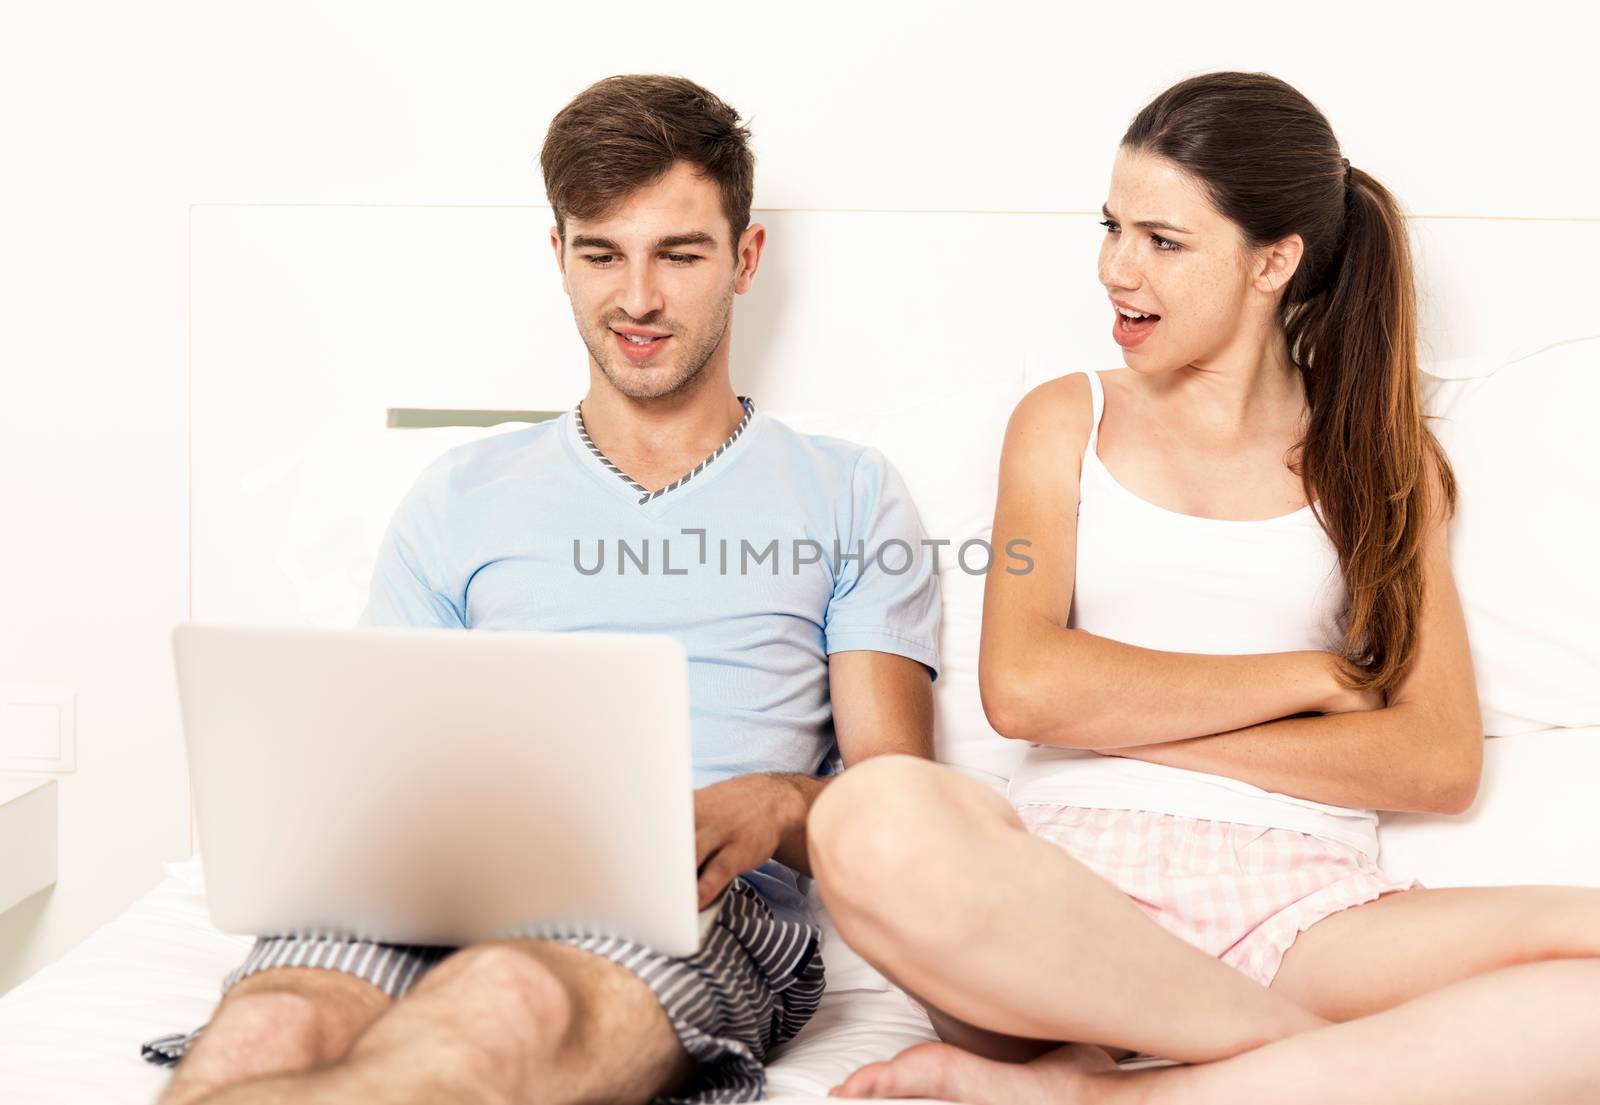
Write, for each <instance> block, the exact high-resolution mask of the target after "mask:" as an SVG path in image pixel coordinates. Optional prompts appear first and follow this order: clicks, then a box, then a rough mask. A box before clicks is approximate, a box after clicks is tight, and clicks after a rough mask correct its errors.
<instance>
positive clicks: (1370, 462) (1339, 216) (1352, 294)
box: [1122, 73, 1456, 692]
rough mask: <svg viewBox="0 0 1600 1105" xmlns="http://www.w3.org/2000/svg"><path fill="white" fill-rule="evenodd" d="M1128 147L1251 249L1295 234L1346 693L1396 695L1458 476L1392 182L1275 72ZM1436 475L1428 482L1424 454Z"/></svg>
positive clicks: (1311, 487)
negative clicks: (1428, 393)
mask: <svg viewBox="0 0 1600 1105" xmlns="http://www.w3.org/2000/svg"><path fill="white" fill-rule="evenodd" d="M1122 144H1123V146H1125V147H1128V148H1130V149H1134V150H1139V151H1143V152H1149V153H1153V154H1156V155H1159V156H1161V157H1163V158H1166V159H1167V160H1169V161H1172V162H1174V163H1175V164H1177V165H1178V166H1180V167H1181V168H1182V169H1184V170H1185V171H1186V172H1187V173H1188V174H1190V175H1191V176H1192V177H1194V178H1195V179H1196V180H1198V181H1199V182H1200V184H1201V185H1202V186H1203V187H1204V188H1205V190H1206V192H1207V194H1208V195H1209V197H1210V199H1211V202H1212V204H1213V206H1215V207H1216V209H1217V210H1218V211H1219V212H1221V213H1222V214H1223V215H1225V216H1226V217H1227V218H1229V219H1231V220H1232V221H1233V222H1234V223H1236V224H1238V226H1239V227H1240V228H1241V230H1242V231H1243V234H1244V237H1245V239H1246V241H1247V242H1248V243H1249V245H1251V246H1252V247H1257V248H1259V247H1262V246H1265V245H1268V244H1270V243H1273V242H1277V241H1280V240H1282V239H1283V238H1285V237H1287V236H1288V235H1290V234H1299V235H1300V237H1301V239H1302V240H1303V241H1304V243H1305V249H1304V252H1303V254H1302V256H1301V260H1300V266H1299V268H1298V269H1297V270H1296V272H1295V274H1294V277H1293V278H1292V279H1291V280H1290V281H1289V284H1288V286H1287V287H1286V288H1285V289H1284V293H1283V297H1282V299H1281V301H1280V302H1279V305H1278V321H1279V323H1280V325H1281V326H1282V327H1283V332H1284V336H1285V337H1286V339H1287V341H1288V348H1289V356H1290V359H1291V360H1292V361H1293V362H1294V364H1295V365H1296V366H1297V367H1298V368H1299V369H1300V372H1301V375H1302V376H1303V378H1304V380H1305V391H1306V400H1307V405H1308V406H1309V408H1310V412H1309V421H1308V425H1307V430H1306V434H1305V437H1304V439H1303V440H1302V441H1301V443H1300V448H1299V461H1298V467H1297V469H1296V470H1297V472H1298V474H1299V475H1300V478H1301V481H1302V483H1303V484H1304V486H1305V492H1306V499H1307V501H1308V502H1314V503H1316V507H1315V510H1316V514H1317V517H1318V519H1319V520H1320V522H1321V524H1322V528H1323V529H1324V530H1325V531H1326V532H1327V534H1328V537H1329V539H1330V540H1331V541H1332V542H1333V546H1334V548H1335V549H1336V550H1337V551H1338V554H1339V566H1340V570H1341V571H1342V572H1343V575H1344V582H1345V587H1346V590H1347V591H1348V592H1349V600H1350V601H1349V606H1348V608H1347V610H1346V611H1345V615H1344V620H1343V622H1342V624H1341V628H1342V630H1343V632H1344V644H1343V653H1344V658H1345V660H1346V661H1347V663H1348V670H1347V671H1346V673H1345V676H1346V681H1347V683H1348V685H1350V686H1351V687H1361V688H1368V689H1373V690H1379V691H1384V692H1388V691H1390V690H1392V689H1393V688H1394V686H1395V685H1396V684H1397V683H1399V681H1400V680H1401V678H1402V677H1403V676H1404V675H1405V673H1406V671H1407V669H1408V668H1409V666H1410V664H1411V660H1412V657H1413V656H1414V655H1415V654H1416V650H1417V623H1418V621H1419V620H1420V618H1421V615H1422V540H1423V535H1424V531H1425V527H1426V524H1427V519H1428V517H1429V508H1430V497H1431V495H1432V494H1434V493H1435V491H1437V492H1438V493H1439V494H1442V495H1443V496H1444V500H1445V502H1444V505H1445V510H1446V514H1447V516H1448V514H1451V513H1453V512H1454V510H1455V499H1456V488H1455V478H1454V476H1453V474H1452V473H1451V470H1450V465H1449V462H1448V461H1447V460H1446V458H1445V455H1444V451H1443V450H1442V449H1441V448H1440V447H1439V443H1438V441H1437V440H1435V439H1434V436H1433V434H1432V433H1431V432H1429V430H1428V428H1427V427H1426V426H1425V425H1424V423H1423V416H1422V402H1421V397H1420V394H1419V391H1418V380H1417V308H1416V291H1415V288H1414V285H1413V279H1412V266H1411V250H1410V246H1409V239H1408V238H1407V234H1406V226H1405V219H1404V216H1403V215H1402V214H1401V211H1400V206H1399V204H1398V203H1397V202H1396V201H1395V198H1394V196H1393V195H1391V194H1390V193H1389V191H1388V189H1386V188H1384V187H1383V185H1381V184H1379V183H1378V182H1377V181H1376V180H1375V179H1373V178H1372V177H1371V176H1370V175H1368V174H1367V173H1365V172H1363V171H1361V170H1360V169H1357V168H1351V169H1350V171H1349V173H1348V176H1347V174H1346V171H1345V165H1346V164H1347V162H1346V161H1345V160H1344V158H1343V157H1342V156H1341V154H1340V152H1339V143H1338V140H1337V139H1336V138H1335V137H1334V134H1333V128H1332V127H1330V126H1329V125H1328V121H1327V119H1326V118H1324V117H1323V115H1322V113H1321V112H1320V111H1318V110H1317V108H1316V107H1315V106H1314V105H1313V104H1312V103H1311V101H1310V100H1308V99H1306V98H1305V97H1304V96H1303V95H1301V94H1300V93H1299V92H1298V91H1296V90H1295V89H1294V88H1293V87H1291V86H1290V85H1288V84H1286V83H1284V82H1283V81H1281V80H1279V79H1278V78H1276V77H1272V76H1269V75H1267V74H1265V73H1207V74H1204V75H1202V76H1198V77H1192V78H1190V79H1189V80H1186V81H1182V82H1180V83H1179V84H1176V85H1173V86H1172V87H1171V88H1169V89H1167V90H1166V91H1165V92H1163V93H1162V94H1161V95H1159V96H1157V97H1156V98H1155V99H1154V100H1153V101H1151V103H1150V104H1148V105H1147V106H1146V107H1145V108H1144V110H1142V111H1141V112H1139V114H1138V115H1137V116H1136V117H1135V118H1134V120H1133V123H1132V124H1131V125H1130V126H1129V127H1128V130H1127V133H1126V134H1124V135H1123V138H1122ZM1430 455H1431V456H1432V457H1433V459H1434V461H1435V462H1436V464H1437V467H1438V471H1439V473H1440V477H1441V479H1440V481H1439V486H1438V487H1437V488H1430V487H1429V486H1427V480H1426V473H1427V459H1426V458H1427V457H1429V456H1430Z"/></svg>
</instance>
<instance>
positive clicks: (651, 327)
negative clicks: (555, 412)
mask: <svg viewBox="0 0 1600 1105" xmlns="http://www.w3.org/2000/svg"><path fill="white" fill-rule="evenodd" d="M566 231H567V235H566V241H565V243H563V242H562V241H561V239H560V236H559V235H558V234H556V232H555V231H554V230H552V231H551V245H552V246H553V247H554V249H555V253H556V259H557V262H558V263H559V264H560V266H561V273H562V284H563V286H564V287H565V288H566V291H567V295H568V297H569V298H570V299H571V300H572V315H573V318H574V319H575V320H576V321H577V323H578V333H579V334H580V335H582V337H583V343H584V344H585V345H586V346H588V347H589V357H590V359H591V360H592V361H593V362H594V364H595V365H596V366H597V367H598V368H599V369H600V371H601V372H603V373H605V376H606V379H607V380H609V381H610V382H611V385H612V386H613V387H615V388H616V389H617V390H618V391H620V392H621V393H622V394H624V395H627V396H628V397H630V398H633V399H657V398H661V397H664V396H668V395H673V394H675V393H678V392H681V391H683V390H684V389H686V388H688V387H690V386H691V385H693V384H694V383H695V382H696V381H697V380H699V379H701V378H702V376H703V375H704V374H705V372H706V369H707V366H713V367H715V363H716V360H717V359H719V358H720V360H721V361H722V363H726V359H727V345H728V324H729V320H730V318H731V316H732V314H733V297H734V295H735V293H740V294H742V293H743V292H744V291H745V290H746V289H748V288H749V286H750V280H751V278H752V277H753V276H754V275H755V269H756V263H757V261H758V260H759V258H760V252H761V245H762V241H763V237H764V231H763V230H762V228H761V227H759V226H752V227H750V228H749V229H747V230H746V231H745V233H744V234H743V235H742V237H741V241H740V243H739V245H740V249H739V252H738V253H737V255H736V254H735V251H734V248H733V244H732V243H731V242H730V240H729V239H730V236H731V234H732V228H731V227H730V226H729V225H728V219H727V216H726V215H724V214H723V212H722V195H721V192H720V190H719V189H718V188H717V186H716V184H715V183H714V182H712V181H710V180H708V179H705V178H703V177H701V176H700V175H699V174H698V173H697V172H696V171H695V170H694V168H693V167H692V166H690V165H688V164H686V163H683V162H679V163H678V164H676V165H674V166H673V167H672V169H670V170H669V171H668V172H667V173H666V175H664V176H663V177H662V178H661V179H660V180H658V181H656V182H655V183H654V184H647V185H645V186H644V187H642V188H640V189H638V190H637V191H635V192H633V193H632V194H630V195H629V196H627V197H626V198H625V199H623V201H622V202H621V203H619V204H618V205H617V206H616V207H615V208H614V209H612V210H611V211H608V212H606V214H605V215H604V216H602V217H600V218H598V219H592V220H584V219H576V218H568V219H567V224H566Z"/></svg>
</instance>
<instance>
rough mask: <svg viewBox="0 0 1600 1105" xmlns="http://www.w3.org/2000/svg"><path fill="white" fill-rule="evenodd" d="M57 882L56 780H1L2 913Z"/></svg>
mask: <svg viewBox="0 0 1600 1105" xmlns="http://www.w3.org/2000/svg"><path fill="white" fill-rule="evenodd" d="M55 881H56V781H55V780H54V779H38V778H32V779H29V778H18V777H15V776H11V777H0V913H4V912H5V911H6V910H8V909H10V908H11V907H12V906H14V905H16V904H17V903H18V902H20V901H22V899H24V898H26V897H29V896H30V895H33V894H37V893H38V892H39V891H41V890H43V889H44V888H45V887H47V886H49V885H50V884H51V883H53V882H55Z"/></svg>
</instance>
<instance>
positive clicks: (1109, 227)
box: [1100, 219, 1117, 234]
mask: <svg viewBox="0 0 1600 1105" xmlns="http://www.w3.org/2000/svg"><path fill="white" fill-rule="evenodd" d="M1100 225H1101V226H1103V227H1105V228H1106V233H1108V234H1115V233H1116V231H1117V224H1116V223H1114V222H1112V221H1111V220H1110V219H1101V220H1100Z"/></svg>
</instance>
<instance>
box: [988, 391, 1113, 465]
mask: <svg viewBox="0 0 1600 1105" xmlns="http://www.w3.org/2000/svg"><path fill="white" fill-rule="evenodd" d="M1093 425H1094V396H1093V393H1092V392H1091V391H1090V389H1089V377H1088V375H1087V374H1086V373H1083V372H1074V373H1070V374H1069V375H1066V376H1057V377H1056V378H1055V379H1053V380H1046V381H1045V382H1044V383H1042V384H1039V385H1038V386H1037V387H1035V388H1033V389H1032V390H1031V391H1029V392H1028V393H1027V394H1026V395H1024V396H1023V397H1022V398H1021V400H1019V401H1018V403H1017V406H1016V409H1015V410H1013V411H1012V412H1011V423H1010V425H1009V426H1008V427H1007V429H1006V439H1007V441H1008V443H1009V442H1015V443H1016V444H1017V445H1020V446H1024V447H1026V448H1027V450H1028V451H1029V453H1030V454H1035V455H1036V454H1037V453H1038V452H1044V453H1047V454H1048V455H1054V456H1057V457H1060V458H1063V459H1065V458H1068V457H1070V458H1072V463H1073V467H1074V468H1076V466H1077V463H1078V461H1079V460H1081V459H1082V457H1083V450H1084V447H1085V446H1086V445H1088V443H1089V431H1090V429H1091V428H1093Z"/></svg>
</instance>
